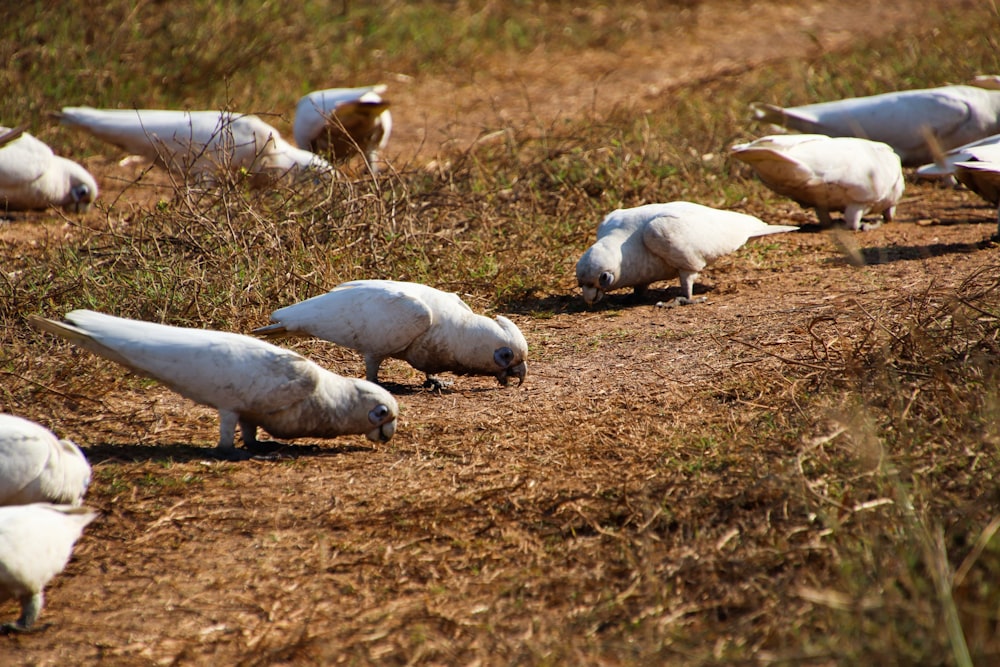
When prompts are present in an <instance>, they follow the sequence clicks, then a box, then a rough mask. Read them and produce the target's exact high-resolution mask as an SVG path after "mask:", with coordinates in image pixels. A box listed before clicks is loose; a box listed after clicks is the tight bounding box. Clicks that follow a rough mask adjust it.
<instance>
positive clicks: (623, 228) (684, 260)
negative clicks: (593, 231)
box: [576, 201, 798, 305]
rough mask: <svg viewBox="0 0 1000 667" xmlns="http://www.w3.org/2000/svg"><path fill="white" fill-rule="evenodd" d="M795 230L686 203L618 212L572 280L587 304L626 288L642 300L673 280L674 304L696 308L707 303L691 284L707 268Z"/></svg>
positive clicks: (605, 224)
mask: <svg viewBox="0 0 1000 667" xmlns="http://www.w3.org/2000/svg"><path fill="white" fill-rule="evenodd" d="M796 229H798V227H793V226H790V225H768V224H767V223H765V222H763V221H761V220H759V219H757V218H755V217H753V216H752V215H746V214H744V213H737V212H735V211H722V210H719V209H715V208H710V207H708V206H702V205H700V204H694V203H692V202H686V201H675V202H670V203H668V204H647V205H645V206H637V207H635V208H623V209H618V210H616V211H612V212H611V213H609V214H608V215H607V216H606V217H605V218H604V220H603V221H601V224H600V225H599V226H598V227H597V242H596V243H594V245H592V246H590V247H589V248H588V249H587V250H586V252H584V253H583V256H582V257H580V260H579V261H578V262H577V263H576V279H577V283H578V284H579V285H580V287H581V288H582V290H583V300H584V301H586V302H587V303H588V304H593V303H596V302H597V301H600V300H601V299H602V298H603V297H604V294H605V293H606V292H610V291H611V290H615V289H622V288H625V287H633V288H634V289H635V292H636V294H642V293H643V292H644V291H645V290H646V288H647V287H649V285H650V284H651V283H654V282H657V281H660V280H670V279H672V278H674V277H679V278H680V284H681V291H682V292H683V296H680V297H677V298H676V299H675V300H674V304H676V305H687V304H691V303H699V302H702V301H705V297H701V298H699V299H694V297H693V290H694V281H695V280H697V279H698V275H699V273H701V271H702V270H704V268H705V267H706V266H708V265H709V264H712V263H713V262H714V261H715V260H717V259H718V258H720V257H722V256H723V255H727V254H729V253H731V252H734V251H735V250H738V249H739V248H740V247H742V246H743V244H744V243H746V242H747V240H748V239H751V238H754V237H757V236H765V235H767V234H778V233H781V232H790V231H794V230H796Z"/></svg>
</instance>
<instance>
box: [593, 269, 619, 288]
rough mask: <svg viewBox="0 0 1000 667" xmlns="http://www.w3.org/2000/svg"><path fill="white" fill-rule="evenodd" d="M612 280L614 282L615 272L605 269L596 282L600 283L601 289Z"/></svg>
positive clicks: (608, 285) (609, 285) (607, 285)
mask: <svg viewBox="0 0 1000 667" xmlns="http://www.w3.org/2000/svg"><path fill="white" fill-rule="evenodd" d="M613 282H615V274H613V273H611V272H610V271H605V272H604V273H602V274H601V277H600V278H598V279H597V284H598V285H600V286H601V288H602V289H607V288H609V287H611V284H612V283H613Z"/></svg>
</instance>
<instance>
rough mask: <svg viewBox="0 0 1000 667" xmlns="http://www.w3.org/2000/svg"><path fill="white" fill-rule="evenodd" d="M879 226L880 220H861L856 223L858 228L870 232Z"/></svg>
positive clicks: (880, 224)
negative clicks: (859, 222)
mask: <svg viewBox="0 0 1000 667" xmlns="http://www.w3.org/2000/svg"><path fill="white" fill-rule="evenodd" d="M881 226H882V221H881V220H879V221H878V222H862V223H861V224H859V225H858V229H860V230H861V231H863V232H870V231H872V230H873V229H878V228H879V227H881Z"/></svg>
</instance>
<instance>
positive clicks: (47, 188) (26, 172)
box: [0, 127, 97, 213]
mask: <svg viewBox="0 0 1000 667" xmlns="http://www.w3.org/2000/svg"><path fill="white" fill-rule="evenodd" d="M7 130H8V128H6V127H0V133H5V132H6V131H7ZM96 198H97V181H95V180H94V177H93V176H91V175H90V173H89V172H88V171H87V170H86V169H84V168H83V167H82V166H80V165H79V164H77V163H76V162H73V161H72V160H67V159H66V158H64V157H59V156H58V155H56V154H55V153H53V152H52V149H51V148H49V147H48V146H47V145H46V144H44V143H43V142H41V141H39V140H38V139H36V138H35V137H33V136H31V135H30V134H28V133H27V132H23V133H22V134H21V135H20V136H19V137H18V138H16V139H13V140H11V141H9V142H7V143H5V144H3V145H0V209H3V208H7V209H9V210H25V209H42V208H48V207H49V206H59V207H62V208H65V209H67V210H69V211H74V212H81V213H82V212H83V211H86V210H87V209H88V208H89V207H90V205H91V204H92V203H93V202H94V200H95V199H96Z"/></svg>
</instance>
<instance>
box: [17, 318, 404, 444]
mask: <svg viewBox="0 0 1000 667" xmlns="http://www.w3.org/2000/svg"><path fill="white" fill-rule="evenodd" d="M65 319H66V322H67V323H63V322H56V321H54V320H49V319H45V318H42V317H38V316H36V315H30V316H29V317H28V321H29V322H31V324H33V325H34V326H36V327H38V328H40V329H42V330H44V331H48V332H49V333H52V334H55V335H56V336H60V337H62V338H65V339H66V340H68V341H70V342H71V343H74V344H75V345H78V346H80V347H82V348H84V349H87V350H90V351H91V352H93V353H94V354H97V355H100V356H102V357H104V358H106V359H110V360H112V361H116V362H118V363H119V364H122V365H123V366H125V367H127V368H130V369H131V370H133V371H135V372H136V373H139V374H142V375H146V376H149V377H151V378H153V379H155V380H159V381H160V382H162V383H163V384H165V385H166V386H167V387H169V388H170V389H173V390H174V391H176V392H177V393H178V394H180V395H181V396H184V397H185V398H189V399H191V400H193V401H195V402H197V403H201V404H202V405H208V406H210V407H213V408H215V409H217V410H218V411H219V420H220V427H219V444H218V447H217V448H216V453H217V454H218V455H219V456H221V457H223V458H229V459H238V458H247V457H248V456H249V454H248V453H246V452H241V451H238V450H237V449H236V447H235V446H234V435H235V429H236V425H237V423H238V424H239V426H240V431H241V434H242V436H243V444H244V445H245V446H246V447H247V448H251V447H253V446H254V445H256V444H258V441H257V427H258V426H259V427H261V428H263V429H265V430H266V431H267V432H268V433H269V434H270V435H272V436H274V437H278V438H303V437H314V438H332V437H335V436H338V435H349V434H360V433H364V434H365V435H366V436H367V437H368V439H369V440H373V441H376V442H385V441H387V440H389V438H391V437H392V435H393V433H394V432H395V430H396V417H397V415H398V413H399V407H398V406H397V404H396V399H394V398H393V397H392V395H391V394H389V392H387V391H386V390H385V389H383V388H382V387H380V386H378V385H376V384H373V383H371V382H365V381H364V380H357V379H352V378H345V377H341V376H339V375H337V374H335V373H332V372H330V371H328V370H326V369H324V368H321V367H320V366H318V365H316V364H315V363H313V362H312V361H309V360H308V359H306V358H305V357H303V356H302V355H300V354H297V353H295V352H292V351H291V350H285V349H282V348H280V347H277V346H275V345H271V344H270V343H266V342H264V341H262V340H258V339H256V338H253V337H250V336H243V335H240V334H234V333H226V332H222V331H211V330H206V329H187V328H182V327H173V326H167V325H163V324H154V323H151V322H141V321H138V320H129V319H124V318H121V317H113V316H111V315H104V314H102V313H95V312H93V311H89V310H74V311H72V312H70V313H68V314H67V315H66V318H65Z"/></svg>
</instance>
